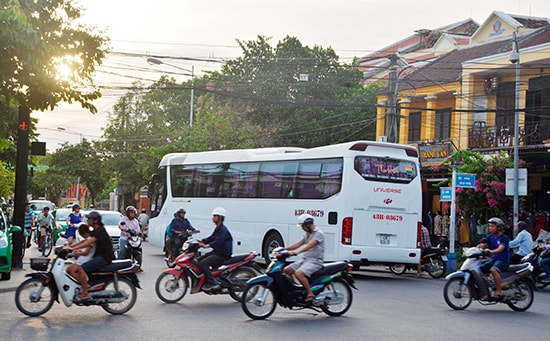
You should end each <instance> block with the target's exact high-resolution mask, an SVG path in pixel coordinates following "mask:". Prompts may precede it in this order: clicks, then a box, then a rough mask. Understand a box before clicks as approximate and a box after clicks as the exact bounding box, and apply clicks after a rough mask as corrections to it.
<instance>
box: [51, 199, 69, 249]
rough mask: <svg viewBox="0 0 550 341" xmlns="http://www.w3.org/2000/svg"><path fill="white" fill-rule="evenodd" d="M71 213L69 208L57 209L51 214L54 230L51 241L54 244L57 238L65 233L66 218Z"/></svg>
mask: <svg viewBox="0 0 550 341" xmlns="http://www.w3.org/2000/svg"><path fill="white" fill-rule="evenodd" d="M71 212H72V210H71V209H70V208H58V209H56V210H55V211H54V212H53V216H54V217H55V219H54V222H55V223H54V229H53V241H54V243H55V242H56V241H57V239H58V238H59V234H60V233H61V232H65V231H67V227H68V226H69V225H68V224H67V217H69V214H70V213H71Z"/></svg>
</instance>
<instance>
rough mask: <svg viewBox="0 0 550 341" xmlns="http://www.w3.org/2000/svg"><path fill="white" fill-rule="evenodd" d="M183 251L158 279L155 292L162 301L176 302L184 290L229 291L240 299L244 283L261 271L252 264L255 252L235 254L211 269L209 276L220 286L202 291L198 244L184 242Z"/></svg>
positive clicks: (216, 293) (204, 277)
mask: <svg viewBox="0 0 550 341" xmlns="http://www.w3.org/2000/svg"><path fill="white" fill-rule="evenodd" d="M183 249H184V253H183V254H181V255H179V256H178V257H177V258H176V260H175V261H174V268H168V269H166V270H164V271H163V272H162V273H161V274H160V276H159V277H158V278H157V281H156V284H155V291H156V293H157V296H158V297H159V299H160V300H161V301H163V302H165V303H176V302H178V301H179V300H181V299H182V298H183V297H184V296H185V294H186V293H187V290H188V289H190V292H191V294H196V293H199V292H201V291H202V292H204V293H206V294H209V295H219V294H229V295H230V296H231V298H233V299H234V300H235V301H237V302H239V301H240V300H241V294H242V292H243V290H244V288H245V287H246V282H247V281H248V280H249V279H251V278H253V277H255V276H257V275H259V274H261V269H260V267H259V266H258V265H257V264H256V263H254V258H256V256H257V253H256V252H255V251H252V252H250V253H248V254H240V255H234V256H233V257H231V258H230V259H228V260H227V261H225V262H224V263H223V264H222V265H220V266H219V267H217V268H216V269H212V276H213V277H214V278H215V279H217V280H219V281H220V282H221V285H220V286H219V287H218V288H216V289H212V290H204V289H203V286H204V284H205V283H206V276H205V275H204V273H203V272H202V270H201V268H200V267H199V265H198V261H197V254H198V249H199V243H198V241H196V240H192V241H187V242H185V243H184V247H183Z"/></svg>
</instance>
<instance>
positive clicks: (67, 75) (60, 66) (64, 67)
mask: <svg viewBox="0 0 550 341" xmlns="http://www.w3.org/2000/svg"><path fill="white" fill-rule="evenodd" d="M78 63H79V61H78V58H75V57H73V56H65V57H61V58H58V59H57V60H56V61H55V64H54V65H55V72H56V75H57V78H58V79H60V80H63V81H74V78H75V76H76V74H75V71H76V69H78V66H79V65H78Z"/></svg>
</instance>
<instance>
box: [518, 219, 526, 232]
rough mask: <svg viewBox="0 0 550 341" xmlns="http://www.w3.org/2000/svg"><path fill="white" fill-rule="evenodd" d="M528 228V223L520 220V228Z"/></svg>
mask: <svg viewBox="0 0 550 341" xmlns="http://www.w3.org/2000/svg"><path fill="white" fill-rule="evenodd" d="M526 228H527V223H525V222H524V221H518V229H521V230H525V229H526Z"/></svg>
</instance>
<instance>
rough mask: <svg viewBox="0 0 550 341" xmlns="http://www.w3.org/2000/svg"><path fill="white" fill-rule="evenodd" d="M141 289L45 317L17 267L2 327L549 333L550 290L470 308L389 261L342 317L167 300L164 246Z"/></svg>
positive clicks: (41, 330)
mask: <svg viewBox="0 0 550 341" xmlns="http://www.w3.org/2000/svg"><path fill="white" fill-rule="evenodd" d="M144 253H145V254H144V269H145V271H144V272H143V273H140V274H139V278H140V281H141V284H142V288H143V289H142V290H138V300H137V303H136V305H135V306H134V308H133V309H132V310H131V311H129V312H128V313H127V314H125V315H121V316H113V315H110V314H108V313H106V312H105V311H103V310H102V309H101V308H100V307H76V306H71V307H69V308H67V307H65V306H64V305H63V304H57V303H55V304H54V306H53V308H52V309H51V310H50V311H49V312H47V313H46V314H44V315H43V316H41V317H34V318H31V317H26V316H25V315H23V314H21V313H20V312H19V311H18V310H17V308H16V307H15V303H14V292H13V289H14V288H15V287H16V286H17V285H18V284H19V283H20V282H21V281H22V280H23V277H24V275H25V274H27V273H29V272H30V269H28V264H25V269H24V270H20V271H16V272H14V274H13V276H12V280H10V281H9V282H0V283H1V284H0V285H1V291H0V333H2V334H1V339H3V340H25V341H28V340H33V341H34V340H59V339H61V340H68V339H73V340H76V339H84V340H153V339H156V340H176V339H200V340H280V339H281V338H282V339H291V340H294V339H302V340H332V339H348V340H349V339H361V340H364V339H374V340H403V339H406V340H426V339H438V340H464V339H465V338H473V339H483V340H516V339H535V338H541V337H542V338H544V337H545V336H546V335H548V333H550V326H549V324H548V317H549V313H548V307H549V306H550V288H547V289H544V290H542V291H537V292H535V302H534V303H533V305H532V307H531V308H530V309H529V310H528V311H527V312H523V313H518V312H514V311H512V310H511V309H510V308H508V306H506V305H503V304H498V305H493V306H483V305H481V304H479V303H477V302H473V303H472V304H471V306H470V307H468V309H466V310H465V311H454V310H452V309H450V308H449V307H448V306H447V305H446V303H445V302H444V300H443V295H442V292H443V286H444V285H445V280H444V279H439V280H437V279H431V278H429V277H427V275H426V277H424V278H416V277H415V276H414V273H412V272H409V273H406V274H404V275H401V276H397V275H394V274H392V273H390V272H389V271H387V270H386V269H385V268H384V267H376V268H369V270H368V271H365V270H363V271H359V272H355V273H354V278H355V279H356V282H357V287H358V290H353V295H354V298H353V304H352V307H351V309H350V310H349V311H348V312H347V313H346V314H345V315H344V316H341V317H328V316H327V315H325V314H323V313H317V312H313V311H311V310H302V311H291V310H288V309H284V308H282V307H280V306H278V307H277V308H276V310H275V313H274V314H273V315H272V316H271V317H270V318H269V319H267V320H264V321H252V320H250V319H249V318H248V317H247V316H246V315H245V314H244V313H243V312H242V309H241V307H240V304H239V303H237V302H235V301H234V300H233V299H231V298H230V297H229V296H209V295H206V294H204V293H199V294H195V295H190V294H189V293H188V294H187V295H186V296H185V297H184V298H183V299H182V300H181V301H180V302H178V303H175V304H166V303H163V302H161V301H160V300H159V299H158V298H157V296H156V294H155V289H154V286H155V281H156V278H157V277H158V275H159V274H160V273H161V272H162V270H163V269H165V268H166V266H165V264H164V261H163V257H162V254H161V252H160V249H158V248H155V247H152V246H151V245H149V244H145V245H144Z"/></svg>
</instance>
